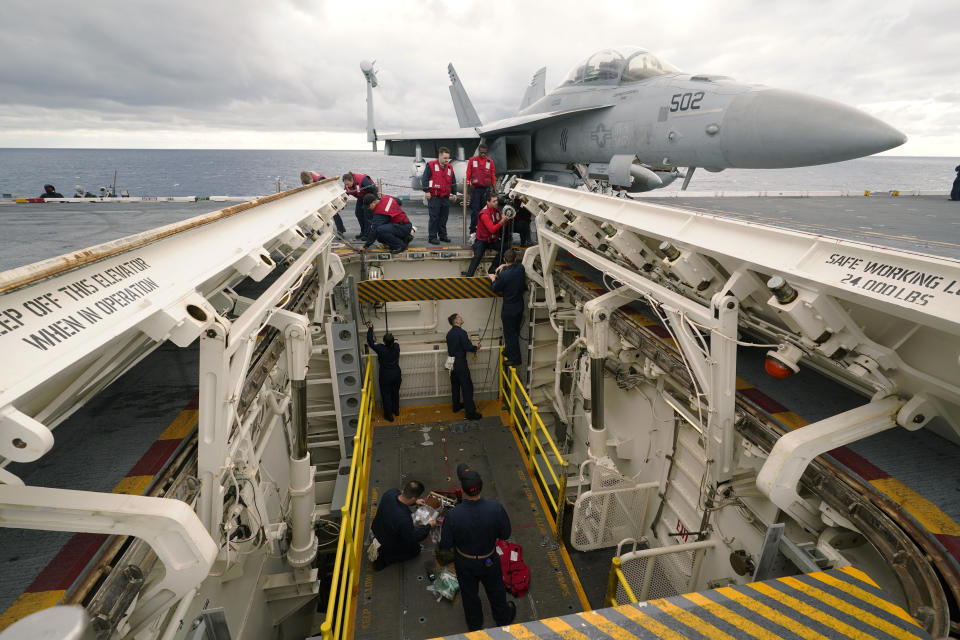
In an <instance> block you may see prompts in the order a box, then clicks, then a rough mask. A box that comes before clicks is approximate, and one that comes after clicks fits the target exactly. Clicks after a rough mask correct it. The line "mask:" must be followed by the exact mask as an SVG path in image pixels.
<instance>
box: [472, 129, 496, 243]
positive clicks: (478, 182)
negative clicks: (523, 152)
mask: <svg viewBox="0 0 960 640" xmlns="http://www.w3.org/2000/svg"><path fill="white" fill-rule="evenodd" d="M496 182H497V176H496V172H495V169H494V166H493V160H491V159H490V158H488V157H487V145H485V144H484V143H482V142H481V143H480V146H478V147H477V155H475V156H473V157H472V158H470V159H469V160H467V184H468V185H470V233H476V231H477V220H478V219H479V217H480V210H481V209H483V207H484V205H485V204H486V203H487V193H489V191H490V188H491V187H492V186H493V185H494V184H496Z"/></svg>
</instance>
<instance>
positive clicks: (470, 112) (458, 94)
mask: <svg viewBox="0 0 960 640" xmlns="http://www.w3.org/2000/svg"><path fill="white" fill-rule="evenodd" d="M447 73H449V74H450V98H451V99H452V100H453V109H454V111H456V112H457V122H459V123H460V127H461V128H462V127H479V126H480V124H481V122H480V116H478V115H477V110H476V109H474V108H473V103H472V102H470V97H469V96H468V95H467V90H466V89H464V88H463V83H462V82H460V76H458V75H457V70H456V69H454V68H453V64H452V63H451V64H448V65H447Z"/></svg>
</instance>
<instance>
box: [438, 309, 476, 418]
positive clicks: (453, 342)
mask: <svg viewBox="0 0 960 640" xmlns="http://www.w3.org/2000/svg"><path fill="white" fill-rule="evenodd" d="M447 322H449V323H450V331H448V332H447V355H448V356H451V357H452V358H453V369H452V370H451V371H450V392H451V394H452V396H453V412H454V413H456V412H458V411H460V410H461V409H464V408H465V409H466V410H467V419H468V420H479V419H480V418H482V417H483V416H482V415H480V413H479V412H478V411H477V407H476V405H475V404H474V403H473V379H472V378H471V377H470V367H468V366H467V352H472V353H476V352H477V350H478V349H479V348H480V347H479V346H478V345H474V344H473V343H472V342H470V336H468V335H467V332H466V331H464V330H463V329H462V326H463V318H462V317H460V314H459V313H454V314H453V315H451V316H450V317H449V318H447ZM461 396H462V398H461Z"/></svg>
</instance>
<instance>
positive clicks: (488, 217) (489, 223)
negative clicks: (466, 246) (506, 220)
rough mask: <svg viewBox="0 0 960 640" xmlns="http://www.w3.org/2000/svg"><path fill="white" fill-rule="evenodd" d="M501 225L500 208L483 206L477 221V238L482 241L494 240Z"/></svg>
mask: <svg viewBox="0 0 960 640" xmlns="http://www.w3.org/2000/svg"><path fill="white" fill-rule="evenodd" d="M502 226H503V218H502V217H501V215H500V210H499V209H491V208H490V207H484V208H483V210H482V211H481V212H480V219H479V220H478V221H477V240H482V241H484V242H491V241H493V240H496V239H497V236H498V235H499V234H500V227H502Z"/></svg>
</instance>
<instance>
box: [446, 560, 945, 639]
mask: <svg viewBox="0 0 960 640" xmlns="http://www.w3.org/2000/svg"><path fill="white" fill-rule="evenodd" d="M449 637H450V638H451V639H452V638H456V639H457V640H466V639H470V640H480V639H483V640H529V639H531V638H540V639H542V640H610V639H612V640H627V639H628V638H670V639H672V640H680V639H683V638H690V639H691V640H694V639H696V640H699V639H701V638H704V639H708V640H734V639H735V638H758V639H763V640H776V639H778V638H784V639H788V638H789V639H796V638H804V639H816V640H826V639H833V638H861V639H864V640H866V639H876V640H887V639H890V638H897V639H902V640H921V639H926V638H929V637H930V636H929V635H928V634H927V633H926V632H925V631H924V630H922V629H921V628H920V627H918V626H917V624H916V623H915V622H914V621H913V619H912V618H911V617H910V616H909V615H908V614H907V612H906V611H904V610H903V609H901V608H900V607H899V606H897V605H895V604H892V603H890V602H889V601H888V600H887V599H886V597H885V596H884V593H883V592H882V591H881V590H880V589H879V588H878V587H877V585H876V583H874V582H873V581H872V580H871V579H870V578H869V577H868V576H867V575H866V574H864V573H862V572H860V571H858V570H856V569H852V568H845V569H832V570H830V571H819V572H816V573H811V574H807V575H801V576H791V577H788V578H780V579H777V580H767V581H764V582H754V583H751V584H747V585H743V586H736V587H722V588H719V589H714V590H712V591H704V592H701V593H688V594H686V595H682V596H675V597H672V598H662V599H658V600H649V601H647V602H642V603H638V604H627V605H621V606H618V607H611V608H608V609H600V610H597V611H586V612H583V613H577V614H570V615H565V616H560V617H556V618H549V619H544V620H539V621H535V622H526V623H522V624H512V625H509V626H505V627H500V628H497V629H487V630H485V631H481V632H476V633H468V634H456V635H452V636H449Z"/></svg>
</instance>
